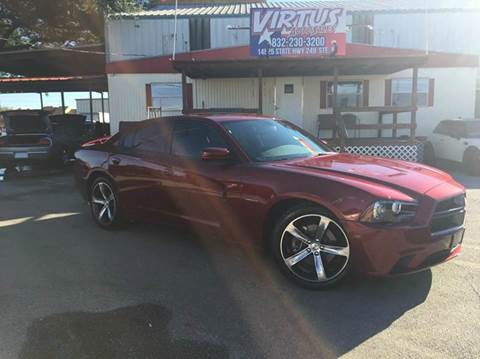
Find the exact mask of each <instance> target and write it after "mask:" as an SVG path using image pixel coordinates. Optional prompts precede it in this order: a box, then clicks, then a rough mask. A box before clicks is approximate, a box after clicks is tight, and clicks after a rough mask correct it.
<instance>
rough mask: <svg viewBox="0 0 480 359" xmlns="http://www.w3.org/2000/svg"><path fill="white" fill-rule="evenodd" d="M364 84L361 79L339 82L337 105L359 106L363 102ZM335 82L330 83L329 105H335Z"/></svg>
mask: <svg viewBox="0 0 480 359" xmlns="http://www.w3.org/2000/svg"><path fill="white" fill-rule="evenodd" d="M362 96H363V85H362V82H361V81H355V82H339V83H338V87H337V107H359V106H360V105H361V103H362ZM332 104H333V82H329V83H328V92H327V106H328V107H330V108H331V107H333V106H332Z"/></svg>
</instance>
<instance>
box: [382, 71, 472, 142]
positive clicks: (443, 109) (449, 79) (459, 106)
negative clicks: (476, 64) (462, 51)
mask: <svg viewBox="0 0 480 359" xmlns="http://www.w3.org/2000/svg"><path fill="white" fill-rule="evenodd" d="M418 75H419V77H426V78H434V79H435V97H434V104H433V107H420V108H419V109H418V111H417V134H418V135H424V136H428V135H430V134H431V133H432V131H433V129H434V128H435V126H436V125H437V124H438V122H439V121H441V120H445V119H448V118H455V117H463V118H473V117H475V96H476V94H475V88H476V77H477V69H476V68H431V69H419V71H418ZM409 76H411V71H403V72H399V73H396V74H394V75H392V76H391V77H392V78H402V77H409ZM402 116H403V118H405V117H408V114H403V115H402ZM399 118H401V117H399Z"/></svg>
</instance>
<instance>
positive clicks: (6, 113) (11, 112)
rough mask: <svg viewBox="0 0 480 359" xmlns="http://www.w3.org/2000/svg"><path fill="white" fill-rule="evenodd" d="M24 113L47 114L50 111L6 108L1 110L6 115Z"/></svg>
mask: <svg viewBox="0 0 480 359" xmlns="http://www.w3.org/2000/svg"><path fill="white" fill-rule="evenodd" d="M22 113H28V114H38V115H40V114H42V115H47V114H48V112H47V111H45V110H6V111H2V112H0V114H5V115H15V114H22Z"/></svg>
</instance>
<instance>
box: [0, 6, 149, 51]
mask: <svg viewBox="0 0 480 359" xmlns="http://www.w3.org/2000/svg"><path fill="white" fill-rule="evenodd" d="M142 4H143V2H142V1H141V0H1V1H0V50H1V49H4V48H6V47H16V46H23V47H30V46H34V45H42V46H48V45H60V44H63V43H64V42H65V41H75V42H77V43H78V44H89V43H96V42H97V43H98V42H102V41H103V35H104V20H105V16H107V15H109V14H112V13H116V12H124V11H135V10H139V9H141V7H142Z"/></svg>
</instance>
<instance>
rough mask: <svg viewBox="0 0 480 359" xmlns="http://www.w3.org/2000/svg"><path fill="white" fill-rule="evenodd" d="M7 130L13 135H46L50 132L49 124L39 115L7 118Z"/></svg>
mask: <svg viewBox="0 0 480 359" xmlns="http://www.w3.org/2000/svg"><path fill="white" fill-rule="evenodd" d="M7 130H8V132H11V133H44V132H48V123H47V120H46V119H45V118H44V117H43V116H41V115H38V114H26V115H23V114H22V115H11V116H8V117H7Z"/></svg>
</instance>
